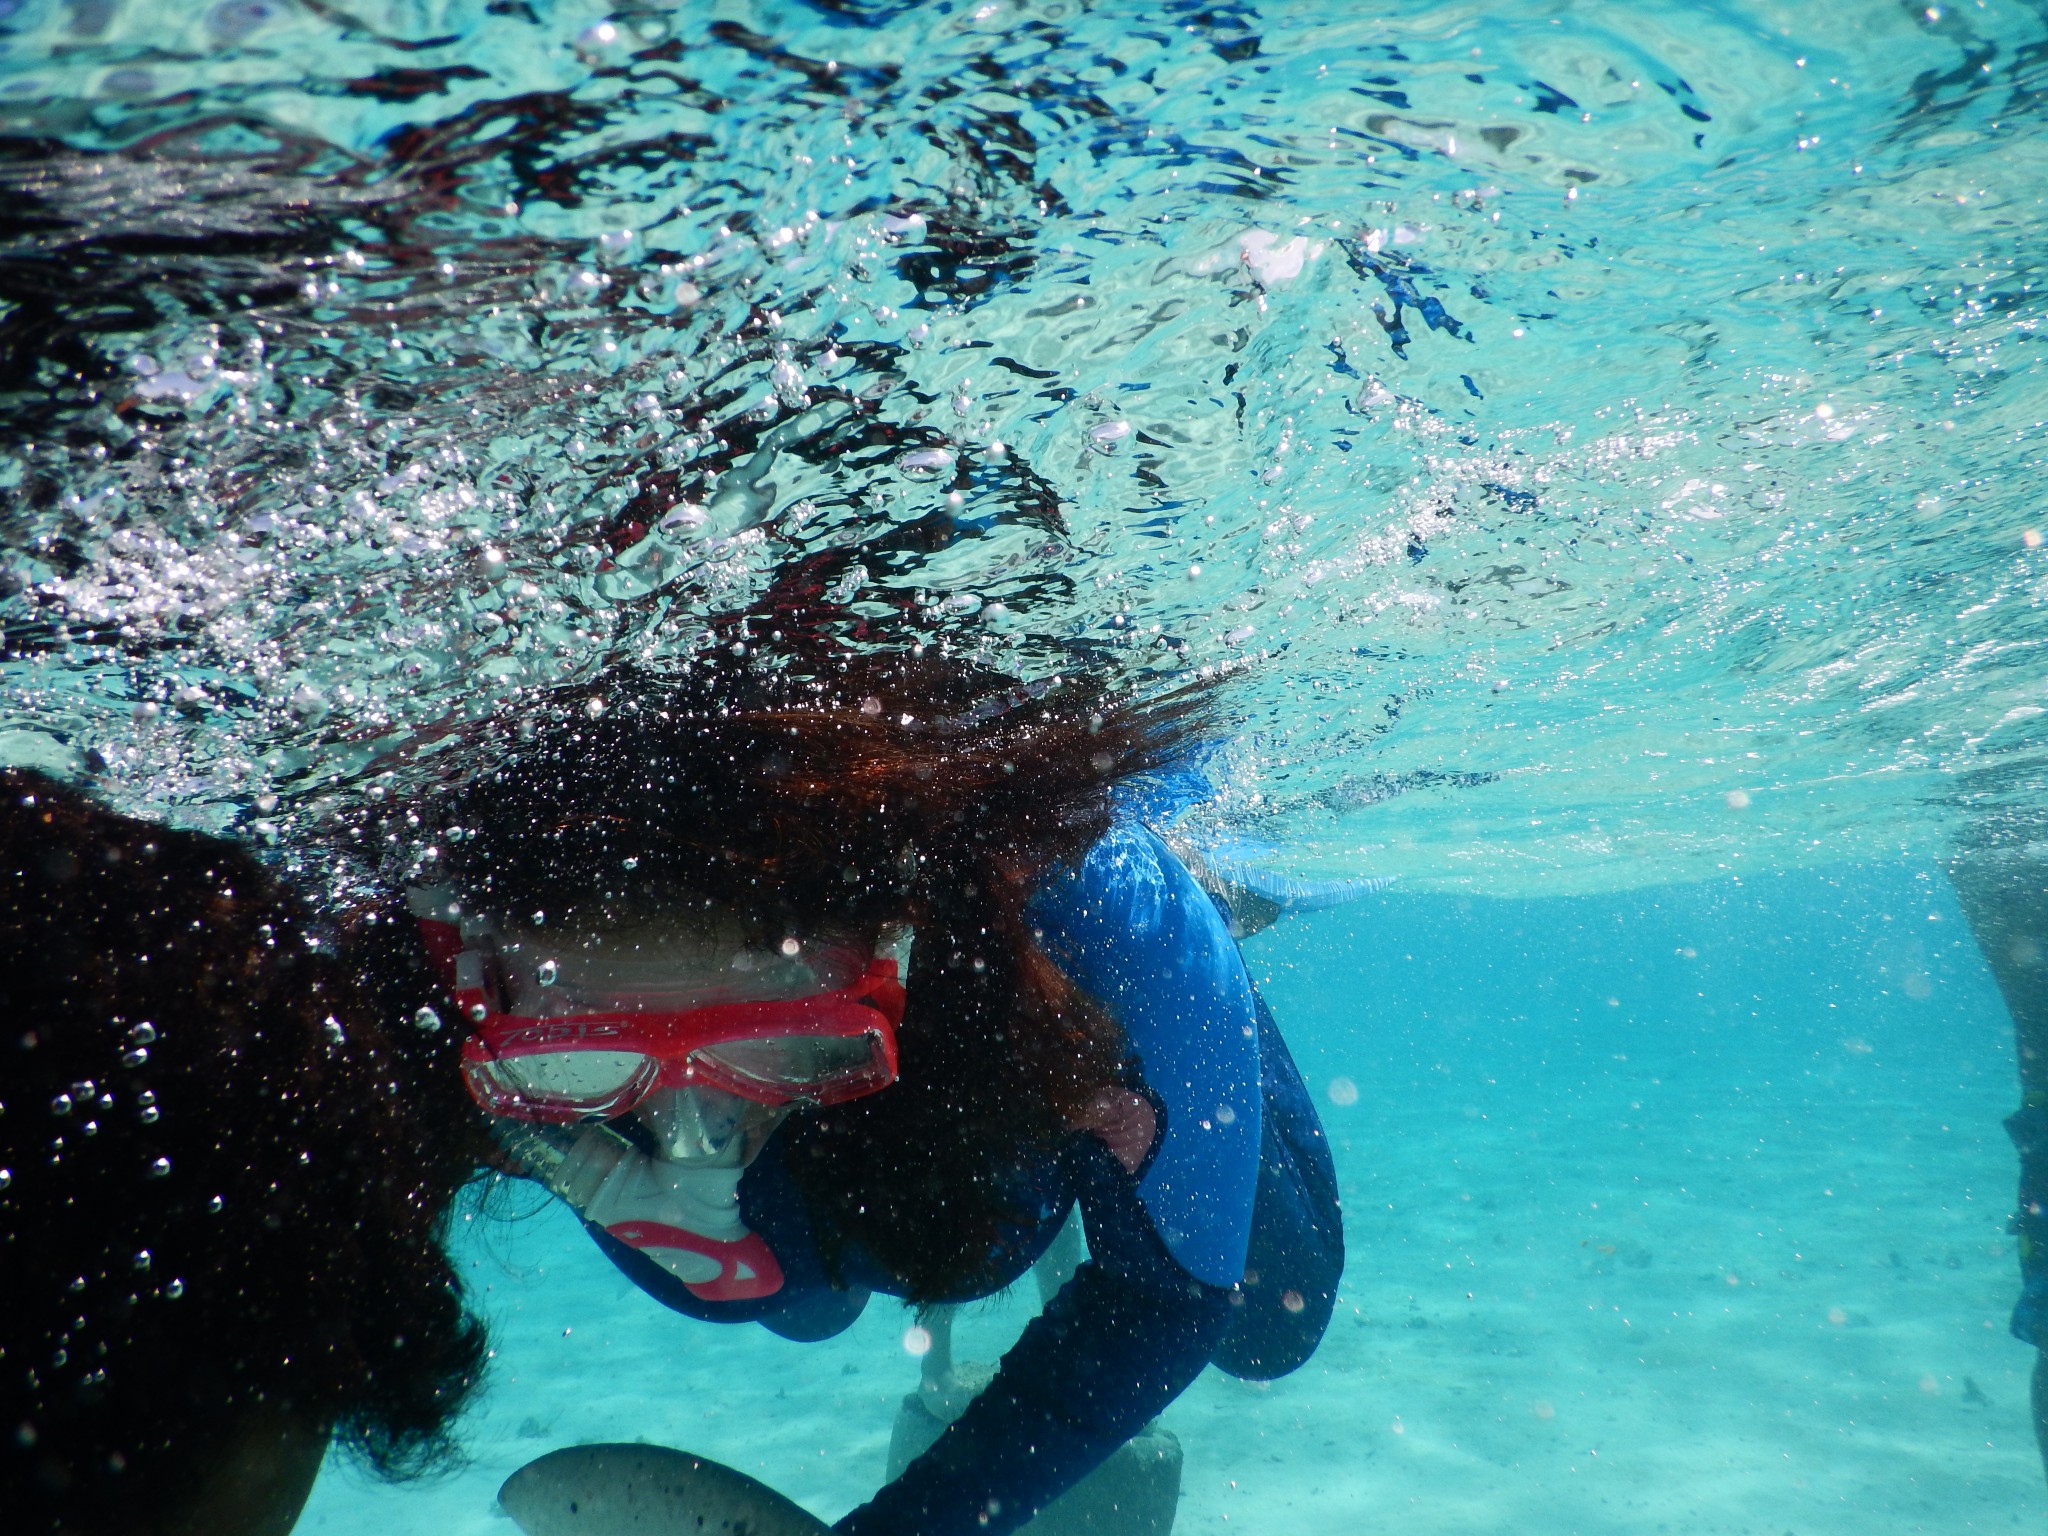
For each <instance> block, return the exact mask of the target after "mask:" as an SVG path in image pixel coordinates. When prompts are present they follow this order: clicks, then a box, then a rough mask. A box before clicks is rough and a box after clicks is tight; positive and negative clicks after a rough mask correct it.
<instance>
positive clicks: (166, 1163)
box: [149, 1157, 171, 1179]
mask: <svg viewBox="0 0 2048 1536" xmlns="http://www.w3.org/2000/svg"><path fill="white" fill-rule="evenodd" d="M170 1171H171V1160H170V1159H169V1158H168V1157H159V1158H157V1159H156V1160H155V1161H154V1162H152V1163H151V1164H150V1165H149V1176H150V1177H151V1178H152V1179H160V1178H162V1177H164V1176H165V1175H166V1174H168V1173H169V1172H170Z"/></svg>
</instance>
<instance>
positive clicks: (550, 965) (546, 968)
mask: <svg viewBox="0 0 2048 1536" xmlns="http://www.w3.org/2000/svg"><path fill="white" fill-rule="evenodd" d="M561 975H562V968H561V967H560V966H559V965H557V964H555V962H554V961H552V960H543V961H541V963H540V965H539V967H538V968H537V969H536V970H535V971H534V973H533V979H534V980H535V981H537V982H539V983H540V984H541V985H542V986H544V987H552V986H553V985H554V984H555V983H556V982H557V981H559V980H560V979H561Z"/></svg>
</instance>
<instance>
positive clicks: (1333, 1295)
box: [1215, 998, 1344, 1381]
mask: <svg viewBox="0 0 2048 1536" xmlns="http://www.w3.org/2000/svg"><path fill="white" fill-rule="evenodd" d="M1257 1001H1258V1009H1259V1067H1260V1072H1261V1075H1262V1076H1263V1078H1264V1080H1265V1083H1264V1086H1265V1104H1264V1116H1265V1128H1264V1136H1263V1142H1262V1145H1261V1148H1260V1156H1259V1188H1258V1195H1257V1199H1256V1203H1255V1204H1254V1206H1253V1208H1252V1236H1251V1247H1250V1249H1249V1251H1248V1252H1247V1254H1246V1256H1245V1280H1244V1285H1243V1287H1242V1289H1241V1290H1240V1291H1238V1292H1237V1293H1236V1295H1235V1296H1233V1297H1232V1301H1233V1303H1234V1321H1233V1322H1232V1324H1231V1328H1230V1332H1229V1334H1228V1336H1226V1337H1225V1339H1224V1341H1223V1344H1222V1347H1221V1348H1219V1349H1218V1350H1217V1351H1216V1355H1215V1364H1217V1365H1218V1366H1221V1367H1222V1368H1223V1369H1224V1370H1226V1371H1228V1372H1229V1373H1230V1374H1231V1375H1233V1376H1237V1377H1242V1378H1243V1379H1245V1380H1247V1381H1269V1380H1271V1379H1272V1378H1273V1377H1276V1376H1285V1375H1286V1374H1287V1373H1288V1372H1289V1371H1291V1370H1294V1369H1295V1368H1296V1367H1297V1366H1299V1365H1300V1364H1301V1363H1302V1362H1303V1361H1305V1360H1307V1359H1308V1357H1309V1356H1310V1355H1311V1354H1313V1353H1314V1352H1315V1348H1316V1345H1317V1344H1319V1343H1321V1342H1322V1337H1323V1332H1324V1330H1325V1329H1327V1328H1328V1327H1329V1326H1330V1312H1331V1310H1332V1308H1334V1307H1335V1306H1336V1304H1337V1282H1338V1280H1339V1279H1340V1278H1341V1277H1342V1275H1343V1273H1344V1221H1343V1216H1342V1214H1341V1213H1340V1212H1339V1210H1338V1203H1337V1170H1336V1167H1335V1165H1334V1164H1333V1163H1332V1162H1331V1161H1330V1143H1329V1138H1328V1137H1326V1136H1325V1135H1324V1134H1323V1127H1322V1122H1321V1121H1320V1120H1319V1119H1318V1118H1317V1116H1316V1110H1315V1103H1314V1101H1313V1100H1312V1099H1310V1098H1309V1094H1308V1089H1307V1087H1306V1086H1305V1085H1304V1084H1303V1083H1302V1080H1301V1072H1300V1071H1299V1069H1297V1068H1296V1067H1295V1065H1294V1058H1293V1057H1292V1056H1290V1055H1289V1054H1288V1051H1287V1044H1286V1042H1285V1041H1284V1040H1282V1039H1281V1038H1280V1030H1279V1028H1278V1026H1277V1025H1275V1024H1274V1022H1273V1015H1272V1013H1271V1012H1270V1011H1268V1009H1267V1007H1266V1004H1265V1000H1264V999H1263V998H1260V999H1258V1000H1257Z"/></svg>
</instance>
